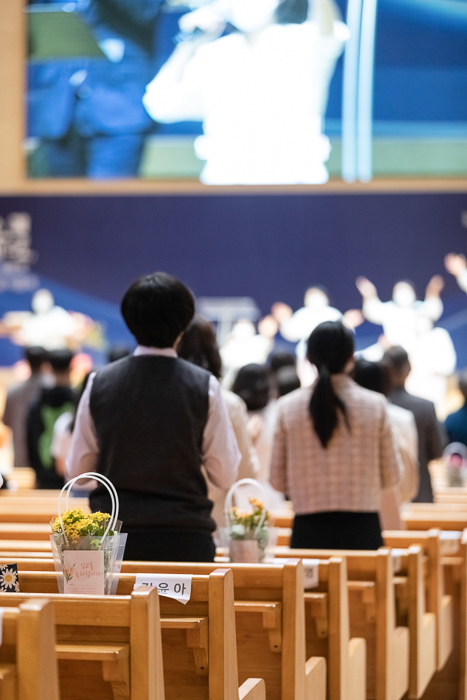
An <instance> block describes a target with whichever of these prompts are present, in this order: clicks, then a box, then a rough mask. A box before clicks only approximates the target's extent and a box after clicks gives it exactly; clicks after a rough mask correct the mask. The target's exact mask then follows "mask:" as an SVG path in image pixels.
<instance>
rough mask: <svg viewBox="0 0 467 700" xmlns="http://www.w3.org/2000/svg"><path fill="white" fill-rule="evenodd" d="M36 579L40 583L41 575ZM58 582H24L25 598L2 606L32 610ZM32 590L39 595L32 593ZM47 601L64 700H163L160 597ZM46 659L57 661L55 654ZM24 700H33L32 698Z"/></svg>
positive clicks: (15, 596) (2, 599)
mask: <svg viewBox="0 0 467 700" xmlns="http://www.w3.org/2000/svg"><path fill="white" fill-rule="evenodd" d="M31 576H34V577H36V578H37V574H32V575H31ZM40 576H48V577H50V576H52V575H51V574H41V575H40ZM54 579H55V581H54V582H55V586H51V585H50V581H49V582H48V584H47V585H46V584H45V583H44V582H40V581H39V582H38V581H37V580H36V581H33V580H32V579H30V580H27V581H25V580H23V585H22V587H23V590H24V593H2V594H0V606H3V607H5V608H7V607H8V608H9V607H16V606H18V605H22V604H28V605H31V603H32V601H33V600H34V599H35V597H37V594H38V593H45V592H47V591H48V590H57V587H56V578H55V576H54ZM30 589H34V592H33V593H28V590H30ZM44 589H46V590H44ZM47 597H48V598H49V599H50V601H51V603H52V604H53V612H54V618H55V625H56V628H55V629H56V645H55V654H56V658H57V659H58V661H59V674H60V692H61V700H78V699H79V700H81V699H82V698H85V697H90V698H91V697H93V698H94V697H95V698H97V697H98V698H99V699H102V700H117V698H118V699H119V700H121V699H123V698H126V699H127V700H130V698H131V700H164V684H163V670H162V649H161V635H160V618H159V600H158V595H157V593H156V592H155V591H135V592H132V593H131V595H128V596H119V597H117V596H70V595H59V594H58V593H55V594H48V595H47ZM49 646H50V645H49ZM45 651H46V649H45V647H44V652H43V653H45ZM47 655H48V656H50V657H52V658H53V654H52V651H51V650H50V648H49V649H47ZM50 698H51V699H52V698H53V695H51V696H50ZM20 700H29V695H28V694H27V692H25V693H24V694H23V695H21V698H20ZM44 700H49V697H48V696H46V697H44Z"/></svg>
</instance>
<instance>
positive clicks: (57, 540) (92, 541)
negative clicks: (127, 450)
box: [50, 472, 127, 595]
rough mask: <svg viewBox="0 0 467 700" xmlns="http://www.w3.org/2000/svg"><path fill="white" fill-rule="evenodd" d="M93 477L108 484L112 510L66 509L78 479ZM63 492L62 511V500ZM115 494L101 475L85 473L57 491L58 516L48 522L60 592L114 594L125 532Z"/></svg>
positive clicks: (123, 549) (105, 478)
mask: <svg viewBox="0 0 467 700" xmlns="http://www.w3.org/2000/svg"><path fill="white" fill-rule="evenodd" d="M89 478H93V479H95V480H96V481H99V482H100V483H101V484H103V485H104V486H106V487H107V489H108V490H109V493H110V498H111V502H112V513H111V514H109V513H92V514H86V513H83V511H82V510H81V509H79V508H78V509H73V508H72V509H69V507H68V497H69V493H70V490H71V488H72V487H73V485H74V484H75V482H76V481H78V479H89ZM64 493H66V506H65V512H64V513H62V512H61V499H62V496H63V494H64ZM118 509H119V504H118V496H117V492H116V491H115V488H114V486H113V484H112V483H111V482H110V481H109V480H108V479H107V477H105V476H103V475H102V474H95V473H93V472H87V473H86V474H82V475H80V476H78V477H75V478H74V479H71V480H70V481H69V482H68V483H67V484H65V486H64V487H63V489H62V490H61V491H60V495H59V497H58V513H59V514H58V516H57V517H56V518H53V519H52V521H51V526H52V533H53V534H52V535H51V536H50V541H51V543H52V551H53V557H54V563H55V571H56V573H57V582H58V590H59V592H60V593H77V594H91V595H114V594H115V593H116V590H117V584H118V578H119V574H120V570H121V566H122V559H123V553H124V551H125V544H126V539H127V535H126V534H122V533H121V532H120V530H121V526H122V523H121V521H119V520H117V518H118Z"/></svg>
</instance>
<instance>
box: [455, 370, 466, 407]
mask: <svg viewBox="0 0 467 700" xmlns="http://www.w3.org/2000/svg"><path fill="white" fill-rule="evenodd" d="M457 384H458V386H459V391H460V392H461V394H462V396H463V397H464V401H466V402H467V370H464V371H463V372H461V373H460V374H459V377H458V379H457Z"/></svg>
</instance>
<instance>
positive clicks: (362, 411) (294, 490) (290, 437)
mask: <svg viewBox="0 0 467 700" xmlns="http://www.w3.org/2000/svg"><path fill="white" fill-rule="evenodd" d="M332 382H333V385H334V389H335V391H336V393H337V394H338V395H339V396H340V398H341V399H342V400H343V401H344V403H345V404H346V406H347V412H348V418H349V424H350V430H349V429H348V428H347V425H346V424H345V421H344V419H343V417H342V415H341V414H340V416H339V425H338V427H337V428H336V430H335V432H334V435H333V436H332V438H331V441H330V442H329V444H328V447H327V448H326V449H324V448H323V446H322V445H321V443H320V441H319V438H318V436H317V435H316V433H315V431H314V427H313V423H312V420H311V417H310V414H309V413H308V403H309V401H310V397H311V393H312V391H313V387H311V388H307V389H298V390H297V391H294V392H292V393H291V394H289V395H288V396H284V398H282V399H280V400H279V401H278V415H277V424H276V432H275V436H274V446H273V451H272V459H271V476H270V480H271V484H272V485H273V487H274V488H275V489H277V490H278V491H282V492H283V493H286V494H288V496H289V497H290V499H291V500H292V502H293V506H294V510H295V512H296V513H299V514H305V513H316V512H322V511H334V510H341V511H342V510H344V511H361V512H376V511H379V508H380V498H381V491H382V490H383V489H388V488H391V487H392V486H395V485H396V484H398V483H399V481H400V478H401V474H402V467H401V463H400V457H399V452H398V449H397V447H396V446H395V444H394V441H393V436H392V431H391V426H390V424H389V418H388V415H387V411H386V406H387V402H386V399H385V398H384V396H381V395H380V394H376V393H375V392H373V391H368V390H367V389H363V388H362V387H360V386H358V385H357V384H355V382H354V381H353V380H352V379H351V378H350V377H349V376H347V375H345V374H338V375H334V376H333V377H332ZM339 413H340V412H339Z"/></svg>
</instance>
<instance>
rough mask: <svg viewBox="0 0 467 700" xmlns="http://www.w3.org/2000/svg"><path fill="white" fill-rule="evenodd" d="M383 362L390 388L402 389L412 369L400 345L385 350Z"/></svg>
mask: <svg viewBox="0 0 467 700" xmlns="http://www.w3.org/2000/svg"><path fill="white" fill-rule="evenodd" d="M383 362H384V364H385V365H386V367H387V368H388V371H389V379H390V381H391V387H392V388H397V387H403V386H404V384H405V380H406V379H407V377H408V376H409V374H410V370H411V369H412V368H411V366H410V360H409V356H408V354H407V352H406V351H405V350H404V348H402V347H400V345H395V346H394V347H392V348H389V349H388V350H386V352H385V353H384V356H383Z"/></svg>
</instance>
